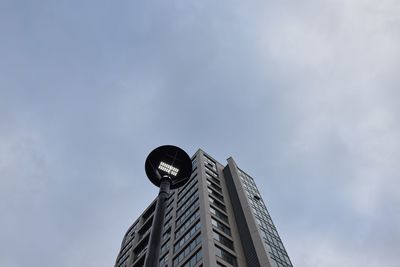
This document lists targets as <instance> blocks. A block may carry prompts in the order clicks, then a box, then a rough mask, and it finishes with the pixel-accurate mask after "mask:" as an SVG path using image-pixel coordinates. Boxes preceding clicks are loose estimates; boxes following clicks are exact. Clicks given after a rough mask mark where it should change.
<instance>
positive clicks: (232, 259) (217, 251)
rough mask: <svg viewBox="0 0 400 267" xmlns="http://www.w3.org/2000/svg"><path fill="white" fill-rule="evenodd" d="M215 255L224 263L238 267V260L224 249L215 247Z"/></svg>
mask: <svg viewBox="0 0 400 267" xmlns="http://www.w3.org/2000/svg"><path fill="white" fill-rule="evenodd" d="M215 255H216V256H217V257H220V258H221V259H223V260H224V261H226V262H228V263H229V264H231V265H233V266H235V267H237V262H236V258H235V257H234V256H233V255H232V254H230V253H229V252H227V251H225V250H223V249H222V248H219V247H217V246H215Z"/></svg>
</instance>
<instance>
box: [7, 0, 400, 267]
mask: <svg viewBox="0 0 400 267" xmlns="http://www.w3.org/2000/svg"><path fill="white" fill-rule="evenodd" d="M0 38H1V39H0V266H2V267H3V266H4V267H26V266H34V267H36V266H37V267H54V266H58V267H75V266H77V267H80V266H82V267H87V266H96V267H109V266H113V265H114V262H115V258H116V256H117V253H118V251H119V248H120V244H121V241H122V238H123V235H124V233H125V231H126V230H127V229H128V227H129V226H130V225H131V223H132V222H133V221H134V220H135V219H136V218H137V217H138V216H139V215H140V213H141V212H142V211H143V210H144V209H145V208H146V207H147V206H148V204H149V203H150V201H151V200H152V199H153V198H154V197H155V196H156V194H157V188H155V187H154V186H152V184H151V183H150V182H148V180H147V178H146V176H145V174H144V160H145V158H146V156H147V154H148V153H149V152H150V151H151V150H152V149H154V148H155V147H157V146H159V145H163V144H174V145H178V146H180V147H182V148H183V149H185V150H186V151H187V152H188V153H189V154H191V155H192V154H193V153H195V152H196V150H197V149H198V148H202V149H203V150H205V151H206V152H208V153H209V154H210V155H212V156H213V157H215V158H216V159H217V160H218V161H220V162H221V163H223V164H225V163H226V158H228V157H229V156H232V157H234V159H235V161H236V162H237V163H238V165H239V166H240V167H241V168H242V169H244V170H245V171H246V172H248V173H249V174H250V175H252V176H253V177H254V178H255V181H256V183H257V185H258V186H259V189H260V191H261V193H262V197H263V199H264V201H265V202H266V204H267V206H268V208H269V211H270V213H271V215H272V218H273V220H274V222H275V224H276V226H277V228H278V231H279V233H280V235H281V238H282V240H283V243H284V244H285V246H286V249H287V251H288V253H289V256H290V258H291V260H292V262H293V264H294V265H295V266H296V267H308V266H310V267H315V266H318V267H336V266H341V267H347V266H348V267H381V266H385V267H398V266H399V265H400V254H399V253H398V250H399V248H400V175H399V165H400V107H399V102H400V91H399V89H400V78H399V73H400V1H398V0H325V1H319V0H301V1H298V0H297V1H294V0H293V1H290V0H279V1H278V0H263V1H261V0H250V1H239V0H231V1H227V0H217V1H215V0H213V1H209V0H203V1H198V0H190V1H187V0H185V1H184V0H170V1H157V0H146V1H135V0H120V1H103V0H100V1H99V0H97V1H94V0H79V1H72V0H59V1H50V0H41V1H29V0H28V1H22V0H0Z"/></svg>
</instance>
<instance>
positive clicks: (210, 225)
mask: <svg viewBox="0 0 400 267" xmlns="http://www.w3.org/2000/svg"><path fill="white" fill-rule="evenodd" d="M192 164H193V172H192V175H191V178H190V180H189V181H188V182H187V183H186V184H185V185H184V186H183V187H181V188H179V189H176V190H173V191H172V192H171V194H170V196H169V200H168V204H167V211H166V215H165V221H164V229H163V237H162V245H161V251H160V259H159V263H160V267H166V266H168V267H181V266H182V267H199V266H203V267H208V266H212V267H214V266H219V267H221V266H225V267H231V266H234V267H258V266H259V267H282V266H292V264H291V262H290V259H289V256H288V254H287V252H286V250H285V248H284V246H283V244H282V241H281V239H280V237H279V235H278V232H277V230H276V228H275V226H274V224H273V222H272V219H271V216H270V215H269V213H268V210H267V208H266V206H265V204H264V201H263V200H262V198H261V195H260V193H259V191H258V189H257V187H256V185H255V183H254V180H253V178H252V177H250V176H249V175H248V174H247V173H246V172H244V171H243V170H241V169H240V168H239V167H238V166H237V165H236V163H235V162H234V160H233V159H232V158H229V159H228V164H227V165H226V166H224V165H222V164H220V163H219V162H217V161H216V160H215V159H213V158H212V157H211V156H210V155H208V154H206V153H205V152H204V151H202V150H200V149H199V150H198V151H197V152H196V153H195V155H194V156H193V157H192ZM155 206H156V201H153V202H152V203H151V204H150V206H149V207H148V208H147V209H146V210H145V211H144V212H143V213H142V215H141V216H140V217H139V218H138V219H137V220H136V221H135V222H134V223H133V225H132V226H131V227H130V228H129V229H128V231H127V233H126V234H125V236H124V239H123V241H122V245H121V250H120V252H119V254H118V257H117V260H116V263H115V267H141V266H143V265H144V262H145V257H146V254H147V253H146V252H147V245H148V241H149V236H150V231H151V226H152V220H153V215H154V210H155Z"/></svg>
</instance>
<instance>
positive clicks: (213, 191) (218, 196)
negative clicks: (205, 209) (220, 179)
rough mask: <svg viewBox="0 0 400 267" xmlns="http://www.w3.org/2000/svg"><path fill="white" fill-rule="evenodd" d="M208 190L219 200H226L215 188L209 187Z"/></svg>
mask: <svg viewBox="0 0 400 267" xmlns="http://www.w3.org/2000/svg"><path fill="white" fill-rule="evenodd" d="M207 191H208V193H209V194H210V195H211V196H213V197H215V198H217V199H219V200H221V201H224V197H223V196H222V195H221V194H219V193H217V192H216V191H215V190H213V189H212V188H210V187H207Z"/></svg>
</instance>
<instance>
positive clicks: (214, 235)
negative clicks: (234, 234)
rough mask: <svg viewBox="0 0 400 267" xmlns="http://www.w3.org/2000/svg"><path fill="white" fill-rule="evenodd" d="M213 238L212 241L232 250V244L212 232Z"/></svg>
mask: <svg viewBox="0 0 400 267" xmlns="http://www.w3.org/2000/svg"><path fill="white" fill-rule="evenodd" d="M213 237H214V240H216V241H218V242H219V243H221V244H223V245H225V246H226V247H228V248H230V249H232V250H233V242H232V241H231V240H229V239H228V238H226V237H225V236H223V235H221V234H219V233H217V232H215V231H213Z"/></svg>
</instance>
